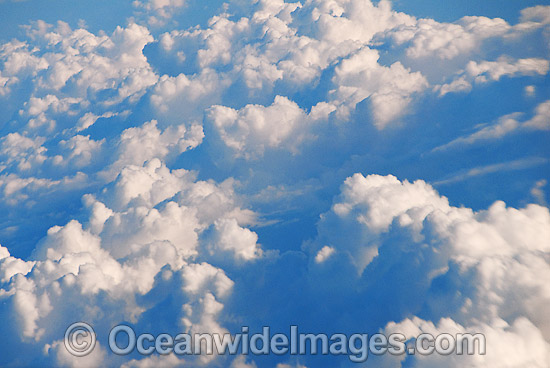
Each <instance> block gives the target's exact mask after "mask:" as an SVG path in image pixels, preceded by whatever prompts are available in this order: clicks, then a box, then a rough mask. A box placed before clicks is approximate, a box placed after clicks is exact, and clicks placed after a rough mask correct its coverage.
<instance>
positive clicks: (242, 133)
mask: <svg viewBox="0 0 550 368" xmlns="http://www.w3.org/2000/svg"><path fill="white" fill-rule="evenodd" d="M326 107H327V106H326V105H324V106H323V105H322V106H316V107H314V108H313V109H312V111H311V112H310V113H309V114H306V112H305V111H303V110H302V109H300V107H299V106H298V105H297V104H296V103H295V102H293V101H290V100H289V99H288V98H286V97H283V96H277V97H275V101H273V104H272V105H271V106H268V107H263V106H259V105H247V106H245V107H243V108H242V109H240V110H239V111H237V110H234V109H231V108H229V107H225V106H214V107H212V108H211V109H210V111H209V114H208V117H209V119H210V120H211V121H212V124H213V125H214V127H215V128H216V130H217V131H218V134H219V135H220V137H221V139H222V140H223V142H224V143H225V144H226V145H227V146H228V147H229V148H231V149H232V150H234V151H235V153H236V155H237V156H244V157H245V158H254V157H257V156H261V155H262V154H263V153H264V151H265V150H266V149H268V148H276V147H281V146H283V147H286V148H287V149H289V150H290V151H292V152H296V151H297V147H298V145H299V144H300V143H301V142H302V141H303V140H304V139H307V138H308V133H309V129H308V128H309V126H310V125H311V124H312V123H315V122H316V120H319V119H321V118H323V113H324V111H323V110H326ZM324 108H325V109H324ZM328 108H329V109H330V107H328ZM319 115H320V116H319ZM325 116H326V115H325Z"/></svg>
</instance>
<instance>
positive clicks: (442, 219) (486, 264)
mask: <svg viewBox="0 0 550 368" xmlns="http://www.w3.org/2000/svg"><path fill="white" fill-rule="evenodd" d="M549 231H550V212H549V211H548V208H546V207H542V206H538V205H534V204H531V205H528V206H527V207H525V208H523V209H515V208H509V207H506V205H505V204H504V203H503V202H501V201H497V202H495V203H494V204H493V205H491V206H490V207H489V209H487V210H481V211H478V212H474V211H472V210H471V209H469V208H464V207H461V208H457V207H453V206H451V205H450V204H449V202H448V200H447V199H446V198H445V197H441V196H440V195H439V194H438V193H437V192H436V191H434V190H433V188H432V187H431V186H430V185H428V184H426V183H425V182H423V181H420V180H419V181H415V182H413V183H410V182H408V181H403V182H401V181H399V180H398V179H396V178H395V177H393V176H378V175H369V176H367V177H364V176H363V175H361V174H355V175H354V176H352V177H350V178H348V179H347V180H346V181H345V183H344V184H343V186H342V192H341V194H340V196H339V197H337V198H336V200H335V203H334V205H333V207H332V209H331V211H329V212H328V213H325V214H323V216H322V217H321V221H320V222H319V224H318V237H317V238H316V239H315V241H314V242H313V243H312V244H310V247H311V248H309V249H310V251H311V257H312V258H313V257H315V254H317V251H318V249H320V248H321V245H320V244H329V245H330V246H331V247H333V248H334V249H336V251H337V252H339V253H341V254H343V255H344V254H348V255H349V258H345V257H344V258H342V257H340V258H339V259H335V261H336V262H337V264H339V267H344V265H345V264H346V263H348V264H349V263H352V264H355V266H356V268H357V270H358V271H359V272H358V273H355V274H354V273H343V274H341V275H340V276H341V277H343V278H341V279H340V280H339V281H338V284H339V285H341V287H345V286H344V285H345V284H346V283H349V284H350V287H352V288H355V287H359V286H353V285H361V286H360V287H361V290H362V292H363V293H364V294H363V295H364V296H365V297H371V298H372V297H376V298H378V302H379V303H384V305H392V307H391V309H392V310H396V308H397V310H399V311H400V313H398V314H396V316H401V318H399V317H397V318H398V321H401V322H398V324H397V325H396V324H395V323H389V324H387V326H386V329H385V331H386V332H388V333H389V332H392V331H401V332H403V331H404V332H406V334H407V335H408V336H409V335H410V336H413V335H416V334H417V332H420V331H424V332H430V333H435V332H437V333H442V332H447V333H454V332H459V331H476V332H481V333H486V334H487V351H488V352H489V351H490V352H491V353H490V354H488V355H487V356H463V357H454V358H451V359H448V360H445V362H447V363H445V364H449V365H450V366H463V365H464V364H468V365H472V366H490V365H491V364H493V365H494V366H498V365H499V364H500V363H499V362H501V359H502V355H501V354H499V353H498V352H500V351H503V349H507V348H508V347H509V346H512V345H513V344H514V343H515V341H523V340H522V339H523V337H524V336H530V338H531V339H532V344H527V345H523V344H522V347H524V349H525V350H520V351H519V352H518V353H517V355H516V356H515V358H514V359H516V363H517V364H518V365H523V364H530V363H529V362H533V365H534V366H543V365H544V364H547V362H548V352H549V351H550V350H549V347H550V345H549V344H548V341H549V339H550V321H549V320H548V317H547V316H546V315H545V314H544V312H542V310H543V309H541V308H543V307H542V306H543V305H545V304H547V303H548V295H550V294H549V290H548V285H547V283H545V282H544V281H543V280H544V279H545V277H546V276H545V275H547V274H548V270H549V268H548V260H547V259H546V258H545V257H541V255H542V254H548V252H549V251H550V248H549V245H548V242H545V241H544V239H546V238H548V236H550V233H549ZM331 270H332V268H331ZM396 270H400V272H399V274H400V275H407V276H406V277H407V278H408V279H410V280H411V282H408V281H405V285H401V284H399V281H398V280H400V276H398V275H397V274H395V272H396ZM325 272H328V271H325ZM317 277H328V274H327V275H325V274H324V273H323V272H322V271H321V269H319V273H318V274H317ZM412 280H414V281H412ZM395 282H397V283H395ZM380 283H384V285H386V286H381V285H380ZM406 290H408V291H406ZM410 315H416V316H419V315H422V316H424V317H423V318H417V317H414V318H412V319H411V317H410ZM386 316H387V314H386ZM432 321H439V322H438V324H439V325H438V327H435V323H434V322H432ZM411 328H412V330H411ZM489 336H491V339H489ZM522 349H523V348H522ZM530 349H533V350H530ZM400 359H401V358H400ZM429 359H430V358H428V357H426V358H425V359H424V358H415V359H414V360H413V361H415V362H416V364H418V365H421V366H425V365H428V364H432V362H433V364H435V365H437V364H442V363H441V361H440V360H438V359H443V357H434V358H433V360H429ZM463 359H464V360H463ZM537 364H538V365H537Z"/></svg>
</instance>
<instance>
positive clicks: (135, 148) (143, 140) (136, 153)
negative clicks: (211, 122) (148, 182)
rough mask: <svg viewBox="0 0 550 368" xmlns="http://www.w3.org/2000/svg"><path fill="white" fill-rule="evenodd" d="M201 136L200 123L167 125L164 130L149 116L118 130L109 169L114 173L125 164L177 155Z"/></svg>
mask: <svg viewBox="0 0 550 368" xmlns="http://www.w3.org/2000/svg"><path fill="white" fill-rule="evenodd" d="M203 138H204V133H203V130H202V126H200V125H199V124H196V123H195V124H192V125H191V126H190V127H186V126H185V125H184V124H182V125H178V126H169V127H167V128H166V129H165V130H164V131H162V132H161V131H160V130H159V129H158V127H157V121H156V120H152V121H149V122H146V123H144V124H143V125H141V126H138V127H135V128H128V129H126V130H124V131H123V132H122V134H121V135H120V138H119V142H118V148H117V150H118V152H117V157H118V159H117V160H116V161H115V162H114V163H113V165H112V167H111V171H113V172H115V173H118V172H119V171H120V169H121V168H122V167H124V166H126V165H140V166H141V165H143V163H144V162H146V161H149V160H151V159H154V158H158V159H164V158H166V156H167V155H169V154H172V155H178V154H180V153H183V152H185V151H187V150H190V149H193V148H196V147H197V146H198V145H199V144H201V142H202V139H203Z"/></svg>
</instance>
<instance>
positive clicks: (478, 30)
mask: <svg viewBox="0 0 550 368" xmlns="http://www.w3.org/2000/svg"><path fill="white" fill-rule="evenodd" d="M510 29H511V26H510V25H509V24H508V23H507V22H506V21H504V20H503V19H500V18H495V19H490V18H486V17H470V16H468V17H464V18H462V19H460V21H458V22H457V23H439V22H436V21H435V20H433V19H419V20H418V21H417V22H416V23H415V24H413V25H408V26H400V27H397V28H396V30H394V31H392V32H391V37H392V38H393V39H394V41H395V42H396V44H397V45H401V44H404V43H409V44H410V46H408V47H407V49H406V55H407V56H408V57H410V58H413V59H418V58H427V57H437V58H440V59H444V60H445V59H452V58H455V57H457V56H462V55H464V54H467V53H469V52H471V51H472V50H474V49H476V48H478V47H479V46H480V45H481V42H482V41H483V40H484V39H486V38H490V37H496V36H502V35H504V34H506V33H507V32H508V31H509V30H510Z"/></svg>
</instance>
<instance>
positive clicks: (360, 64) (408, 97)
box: [333, 48, 428, 128]
mask: <svg viewBox="0 0 550 368" xmlns="http://www.w3.org/2000/svg"><path fill="white" fill-rule="evenodd" d="M378 58H379V53H378V51H375V50H371V49H369V48H365V49H363V50H361V51H359V52H358V53H357V54H355V55H353V56H352V57H350V58H348V59H345V60H343V61H342V62H341V63H340V65H338V66H337V67H336V71H335V76H334V79H333V82H334V84H335V85H337V86H338V87H337V89H336V90H335V92H334V93H335V95H336V96H337V97H336V98H337V99H338V100H340V101H342V102H345V103H346V105H348V106H351V107H352V108H353V107H354V106H355V105H356V104H357V103H359V102H361V101H362V100H364V99H365V98H367V97H369V98H370V104H371V107H372V110H373V112H372V114H373V118H374V123H375V125H376V126H377V127H378V128H383V127H385V126H386V125H387V124H388V123H390V122H391V121H393V120H395V119H397V118H399V117H401V116H402V115H403V114H404V113H405V112H406V109H407V106H408V105H409V103H410V102H411V101H412V96H413V94H414V93H418V92H422V91H423V90H424V89H425V88H426V87H427V86H428V82H427V80H426V78H424V76H423V75H422V74H421V73H419V72H411V71H410V70H408V69H406V68H405V67H403V65H402V64H401V63H399V62H396V63H394V64H392V65H391V66H390V67H386V66H382V65H380V64H378ZM344 111H345V110H344Z"/></svg>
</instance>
